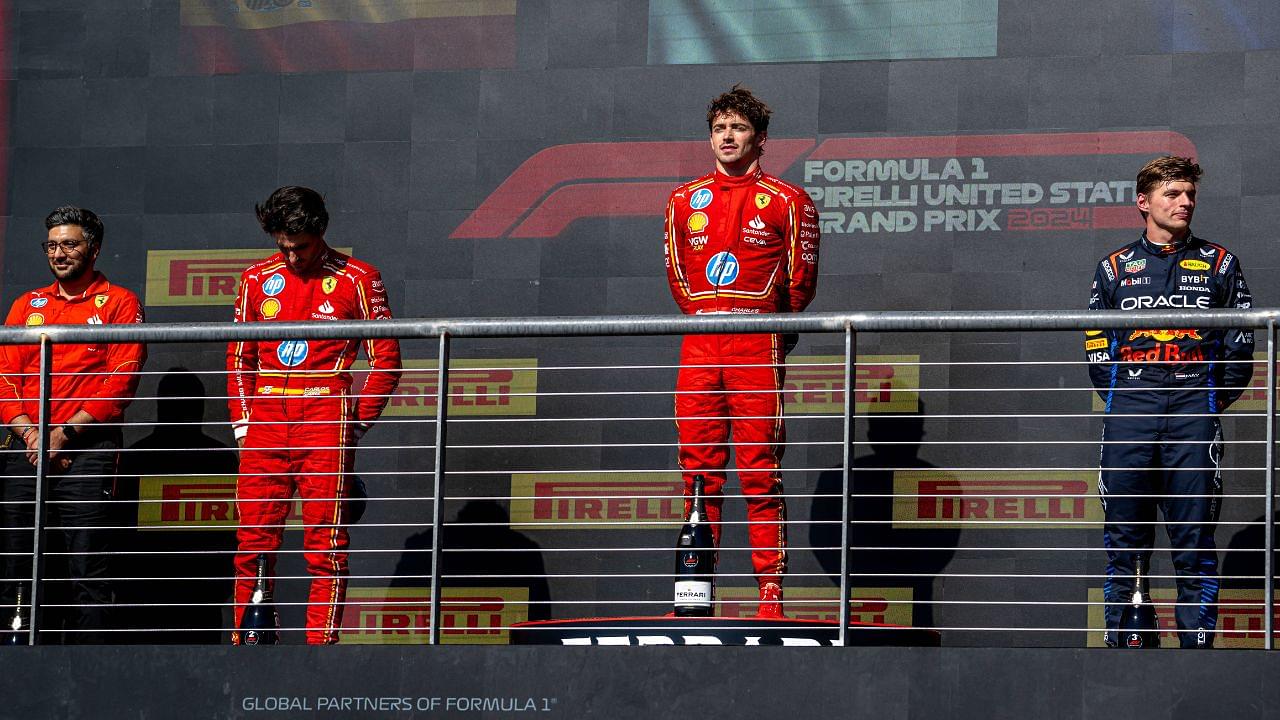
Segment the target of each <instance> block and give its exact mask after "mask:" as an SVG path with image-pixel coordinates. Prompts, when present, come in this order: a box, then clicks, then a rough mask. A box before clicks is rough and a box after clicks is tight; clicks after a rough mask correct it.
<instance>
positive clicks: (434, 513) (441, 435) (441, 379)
mask: <svg viewBox="0 0 1280 720" xmlns="http://www.w3.org/2000/svg"><path fill="white" fill-rule="evenodd" d="M439 362H440V366H439V368H437V370H436V454H435V455H436V463H435V493H434V497H433V499H432V502H431V634H430V636H429V638H428V642H430V644H432V645H439V644H440V615H441V613H440V597H441V592H440V566H441V562H440V560H441V558H440V548H441V547H442V541H443V539H444V538H443V535H444V527H443V526H442V525H441V522H440V511H441V506H442V505H444V462H445V452H444V450H445V440H446V434H445V428H446V426H447V423H448V419H449V333H448V332H447V331H445V332H441V333H440V354H439Z"/></svg>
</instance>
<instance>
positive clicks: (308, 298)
mask: <svg viewBox="0 0 1280 720" xmlns="http://www.w3.org/2000/svg"><path fill="white" fill-rule="evenodd" d="M256 209H257V213H258V223H259V224H260V225H261V226H262V229H263V231H264V232H266V233H267V234H268V235H270V236H271V237H272V238H273V239H274V240H275V243H276V247H278V248H279V249H280V252H279V253H276V254H275V255H272V256H271V257H269V258H267V259H266V260H263V261H262V262H260V263H257V264H255V265H251V266H250V267H249V268H248V269H247V270H245V271H244V273H243V274H242V275H241V276H240V292H239V295H238V297H237V298H236V308H235V321H236V322H288V321H294V322H296V321H303V320H390V319H391V311H390V309H388V307H387V292H386V288H384V287H383V284H382V276H381V275H380V274H379V273H378V271H377V269H375V268H374V267H373V266H371V265H369V264H367V263H363V262H360V261H359V260H356V259H355V258H353V257H349V256H347V255H344V254H342V253H340V252H338V251H336V250H334V249H332V248H330V247H329V246H328V245H327V244H326V243H325V240H324V233H325V230H326V229H327V228H328V226H329V213H328V211H327V210H326V209H325V205H324V198H322V197H321V196H320V194H319V193H317V192H316V191H315V190H312V189H310V188H304V187H295V186H287V187H282V188H280V189H278V190H276V191H275V192H273V193H272V194H271V197H269V198H267V201H266V202H265V203H263V204H262V205H259V206H257V208H256ZM361 344H363V345H364V348H365V355H366V356H367V357H368V360H369V368H370V371H369V375H368V379H367V380H366V381H365V384H364V387H363V388H362V390H361V391H360V394H358V395H352V394H351V373H350V372H349V370H350V369H351V365H352V363H353V362H355V359H356V353H357V352H358V348H359V346H360V345H361ZM399 371H400V344H399V343H398V342H397V341H395V340H386V339H381V340H367V341H365V342H363V343H360V342H358V341H355V340H291V339H283V340H269V341H244V342H233V343H230V344H229V345H228V347H227V395H228V396H229V397H230V404H231V422H232V427H233V429H234V432H235V436H236V442H237V443H238V444H239V445H240V448H241V451H240V479H239V483H238V484H237V487H236V507H237V509H238V510H239V512H240V528H239V531H238V532H237V539H238V540H239V545H240V550H239V552H238V553H237V554H236V563H235V564H236V588H235V597H236V627H239V625H240V618H241V616H242V615H243V614H244V606H245V603H247V602H248V601H249V599H250V597H251V595H252V594H253V585H254V575H255V573H256V571H257V563H258V557H259V556H260V555H263V554H265V555H266V559H267V567H268V573H267V574H268V575H269V576H270V575H273V574H274V573H273V570H272V568H273V567H274V561H275V551H276V550H277V549H279V547H280V541H281V538H282V535H283V533H284V522H285V517H286V516H287V515H288V514H289V506H290V505H291V504H292V497H293V494H294V490H295V489H296V490H297V492H298V495H299V496H301V498H302V522H303V525H304V528H303V540H302V544H303V548H304V549H305V551H306V561H307V572H308V573H310V574H311V575H312V580H311V595H310V600H309V602H308V605H307V630H306V634H307V642H308V643H310V644H332V643H336V642H337V641H338V628H339V627H340V626H341V624H342V609H343V603H344V602H345V598H346V575H347V552H346V550H347V546H348V544H349V541H348V536H347V527H346V524H345V523H346V520H345V518H344V514H345V512H346V502H345V498H346V497H348V493H349V490H350V488H349V487H348V485H347V480H348V477H347V474H348V473H349V472H350V470H351V461H352V459H353V454H354V453H353V452H352V451H353V450H354V448H355V445H356V442H357V441H358V440H359V439H360V437H361V436H362V435H364V433H365V431H366V430H368V429H369V426H370V425H371V424H372V423H373V421H374V420H376V419H377V418H378V416H379V415H380V414H381V413H382V409H383V408H384V407H385V406H386V404H387V400H388V399H389V398H390V396H391V394H392V392H394V391H395V388H396V385H397V384H398V383H399V381H400V373H399ZM232 642H234V643H236V644H239V642H240V633H239V632H235V633H233V634H232Z"/></svg>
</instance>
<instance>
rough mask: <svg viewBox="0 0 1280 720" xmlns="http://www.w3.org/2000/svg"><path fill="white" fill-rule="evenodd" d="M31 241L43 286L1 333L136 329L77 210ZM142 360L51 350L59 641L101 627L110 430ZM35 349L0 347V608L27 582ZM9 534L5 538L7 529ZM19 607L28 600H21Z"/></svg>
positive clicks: (93, 219) (115, 429) (97, 350)
mask: <svg viewBox="0 0 1280 720" xmlns="http://www.w3.org/2000/svg"><path fill="white" fill-rule="evenodd" d="M44 224H45V227H46V228H47V229H48V235H47V237H46V239H45V242H44V243H42V245H43V248H44V250H45V253H46V256H47V257H48V259H49V269H50V271H52V273H53V278H54V280H53V284H52V285H49V286H47V287H42V288H38V289H36V290H32V291H31V292H28V293H23V294H22V295H20V296H19V297H18V299H17V300H15V301H14V303H13V306H12V307H11V308H10V309H9V315H8V316H7V317H6V318H5V324H6V325H25V326H27V327H36V326H40V325H82V324H85V323H88V324H90V325H110V324H116V323H140V322H142V306H141V305H139V304H138V298H137V297H136V296H135V295H134V294H133V293H132V292H130V291H128V290H126V289H124V288H122V287H120V286H118V285H112V284H111V283H110V282H109V281H108V280H107V278H106V276H104V275H103V274H102V273H100V272H98V271H97V270H95V269H94V266H95V264H96V263H97V260H98V256H99V253H101V251H102V239H103V234H104V229H103V226H102V221H101V220H99V219H98V216H97V215H95V214H94V213H93V212H91V211H89V210H86V209H84V208H77V207H71V206H63V207H60V208H58V209H56V210H54V211H53V212H52V213H50V214H49V216H48V217H47V218H45V222H44ZM145 357H146V349H145V348H144V346H142V345H139V344H134V343H94V344H90V345H54V346H53V378H52V383H53V394H52V402H51V408H50V418H49V420H50V422H49V425H50V432H49V439H48V445H47V450H48V456H47V457H48V461H49V476H48V479H47V482H48V483H49V496H48V497H49V500H50V502H49V515H48V526H49V527H60V528H64V529H62V530H60V531H59V532H60V533H61V535H62V542H63V545H64V548H65V552H67V553H68V555H67V556H66V565H67V577H68V578H69V579H70V585H71V602H70V604H71V605H73V607H72V608H70V609H69V610H68V612H67V618H66V623H65V625H66V629H67V630H68V631H69V632H67V633H66V635H65V637H64V642H67V643H83V642H95V641H98V640H101V639H102V638H101V637H100V635H101V633H97V632H95V631H96V630H101V629H103V628H106V627H108V620H109V612H110V609H111V605H112V603H113V602H114V594H113V592H112V590H111V586H110V585H109V584H108V582H107V581H106V580H105V579H104V578H106V577H107V575H108V571H107V565H108V563H107V555H106V553H107V551H108V549H109V548H108V539H109V530H107V529H106V527H107V526H108V525H110V524H111V523H110V520H109V510H110V505H109V502H108V501H110V500H111V497H112V494H113V492H114V489H115V477H116V466H117V462H118V460H119V451H120V446H121V429H120V425H119V423H120V422H121V420H123V418H124V409H125V407H127V406H128V405H129V403H130V401H131V400H132V399H133V395H134V393H135V392H136V391H137V389H138V371H139V370H141V369H142V363H143V361H144V359H145ZM39 373H40V348H39V347H38V346H35V345H5V346H0V419H2V420H3V421H4V424H5V425H6V426H7V428H8V429H7V431H6V432H5V433H4V435H5V439H4V443H3V446H4V448H5V451H4V452H3V455H2V456H0V463H2V464H3V468H4V472H3V475H4V477H3V479H2V482H3V485H2V486H0V498H2V499H3V501H4V503H3V506H2V507H0V518H2V521H3V524H4V527H5V528H11V529H10V530H8V531H7V532H6V538H5V539H6V543H5V550H6V553H11V554H6V555H5V558H4V563H3V567H4V581H5V583H6V585H7V589H6V592H5V599H6V602H7V603H8V604H12V603H13V601H14V599H15V591H16V589H17V587H18V586H19V585H21V586H23V587H26V586H27V585H28V584H29V582H24V578H25V579H26V580H27V581H29V580H30V577H31V556H30V553H31V552H32V548H33V543H32V540H33V537H32V533H31V530H29V529H26V530H24V529H22V528H30V527H32V524H33V521H34V507H35V505H34V501H35V463H36V460H37V459H38V453H39V448H40V433H39V431H38V429H37V426H36V419H37V418H38V417H39V416H40V375H39ZM12 528H17V529H12ZM23 597H24V598H27V599H29V598H30V597H31V594H30V592H29V591H27V592H25V593H24V596H23Z"/></svg>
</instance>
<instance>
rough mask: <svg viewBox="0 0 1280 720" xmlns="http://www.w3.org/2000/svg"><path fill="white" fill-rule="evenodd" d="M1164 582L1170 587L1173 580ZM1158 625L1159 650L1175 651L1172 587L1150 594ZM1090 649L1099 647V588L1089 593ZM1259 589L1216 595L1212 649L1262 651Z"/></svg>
mask: <svg viewBox="0 0 1280 720" xmlns="http://www.w3.org/2000/svg"><path fill="white" fill-rule="evenodd" d="M1167 582H1169V583H1172V582H1173V581H1172V580H1168V581H1167ZM1151 600H1152V602H1153V603H1155V606H1156V617H1157V620H1158V622H1159V625H1160V647H1166V648H1176V647H1178V624H1177V622H1176V621H1175V620H1174V617H1173V605H1172V603H1176V602H1177V601H1178V591H1177V590H1175V589H1174V588H1173V587H1160V588H1156V589H1154V590H1152V591H1151ZM1089 602H1090V605H1089V629H1090V630H1093V631H1096V632H1090V633H1089V647H1102V646H1103V642H1102V631H1103V630H1105V629H1106V623H1105V622H1104V621H1103V606H1102V605H1101V604H1100V603H1102V602H1103V594H1102V588H1090V589H1089ZM1263 608H1264V605H1263V594H1262V588H1258V589H1257V590H1238V589H1236V590H1221V591H1219V595H1218V630H1219V632H1217V633H1215V635H1214V640H1213V646H1214V647H1216V648H1256V649H1262V647H1263V640H1264V639H1265V638H1266V631H1265V628H1264V622H1265V621H1266V611H1265V610H1264V609H1263ZM1272 617H1273V620H1272V622H1273V625H1272V626H1273V627H1276V628H1280V612H1275V614H1273V616H1272Z"/></svg>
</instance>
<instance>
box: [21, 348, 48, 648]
mask: <svg viewBox="0 0 1280 720" xmlns="http://www.w3.org/2000/svg"><path fill="white" fill-rule="evenodd" d="M52 396H53V343H52V342H51V341H50V340H49V336H48V335H41V336H40V412H39V413H38V417H37V419H36V430H37V432H38V433H39V437H40V443H39V450H40V454H39V456H38V457H37V458H36V488H35V495H34V502H35V505H34V507H33V508H32V512H31V518H32V522H31V525H32V529H31V593H30V594H29V597H30V598H31V612H30V614H29V615H28V617H29V618H30V623H31V627H30V628H29V629H28V631H27V643H28V644H30V645H35V644H36V642H37V632H36V629H37V628H39V627H40V581H41V579H43V578H44V551H43V548H41V547H40V545H41V543H40V538H41V536H42V535H44V522H45V510H46V507H47V506H46V503H45V495H46V494H47V491H46V486H47V484H48V483H47V482H46V480H47V477H48V474H49V453H48V452H47V451H46V448H48V447H49V411H50V409H51V407H52V402H51V400H50V398H51V397H52Z"/></svg>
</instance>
